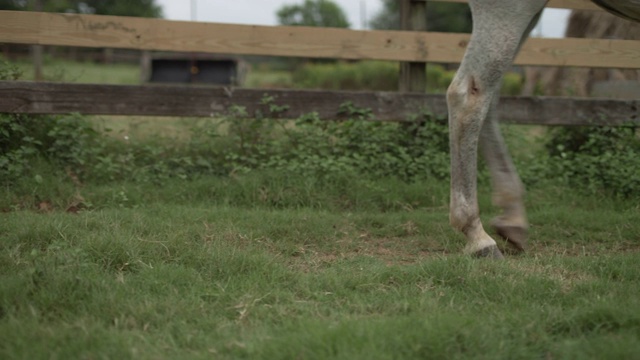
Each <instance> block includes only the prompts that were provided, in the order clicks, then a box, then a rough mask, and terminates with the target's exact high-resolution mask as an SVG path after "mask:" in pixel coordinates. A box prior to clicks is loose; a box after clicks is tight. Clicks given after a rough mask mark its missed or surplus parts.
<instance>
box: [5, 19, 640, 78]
mask: <svg viewBox="0 0 640 360" xmlns="http://www.w3.org/2000/svg"><path fill="white" fill-rule="evenodd" d="M468 41H469V35H467V34H448V33H433V32H411V31H356V30H346V29H330V28H323V29H319V28H310V27H298V26H296V27H290V26H255V25H230V24H215V23H197V22H184V21H168V20H159V19H143V18H134V17H119V16H100V15H77V14H52V13H36V12H16V11H0V43H21V44H38V45H60V46H80V47H97V48H124V49H138V50H158V51H178V52H203V53H217V54H241V55H269V56H291V57H307V58H309V57H311V58H332V59H352V60H354V59H358V60H359V59H373V60H390V61H414V62H442V63H457V62H460V60H461V59H462V55H463V54H464V51H465V48H466V45H467V43H468ZM515 64H517V65H548V66H585V67H607V68H639V67H640V41H635V40H614V39H537V38H532V39H529V40H528V41H527V42H526V43H525V44H524V46H523V47H522V50H521V52H520V54H519V56H518V57H517V58H516V60H515Z"/></svg>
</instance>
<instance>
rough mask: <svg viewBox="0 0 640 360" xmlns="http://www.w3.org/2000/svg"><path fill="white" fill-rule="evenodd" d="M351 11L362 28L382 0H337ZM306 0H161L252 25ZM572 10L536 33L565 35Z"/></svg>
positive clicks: (209, 18)
mask: <svg viewBox="0 0 640 360" xmlns="http://www.w3.org/2000/svg"><path fill="white" fill-rule="evenodd" d="M334 1H335V2H336V3H337V4H339V5H340V7H342V9H343V10H344V11H345V12H346V13H347V16H348V17H349V22H350V23H351V28H352V29H362V28H363V24H364V23H365V21H366V19H369V18H371V17H372V16H373V15H375V14H376V13H377V12H378V11H380V9H381V7H382V0H334ZM302 2H303V0H157V3H158V4H160V5H161V6H162V8H163V12H164V16H165V18H167V19H169V20H191V19H192V7H191V6H192V4H193V6H194V8H193V12H194V13H195V19H196V20H197V21H206V22H221V23H233V24H251V25H277V19H276V12H277V11H278V9H279V8H280V7H282V6H283V5H287V4H296V3H298V4H299V3H302ZM569 13H570V11H569V10H560V9H546V10H545V12H544V13H543V15H542V20H541V21H540V23H539V24H538V28H536V29H535V30H534V31H533V35H534V36H539V35H540V34H541V35H542V36H544V37H562V36H563V34H564V29H565V26H566V22H567V18H568V17H569Z"/></svg>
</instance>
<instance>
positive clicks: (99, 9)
mask: <svg viewBox="0 0 640 360" xmlns="http://www.w3.org/2000/svg"><path fill="white" fill-rule="evenodd" d="M41 3H42V10H43V11H49V12H61V13H64V12H73V13H80V14H100V15H116V16H137V17H161V16H162V8H161V7H160V6H159V5H158V4H156V1H155V0H138V1H135V2H131V1H126V0H125V1H123V0H48V1H41ZM35 4H36V2H35V1H27V0H0V10H35V6H36V5H35Z"/></svg>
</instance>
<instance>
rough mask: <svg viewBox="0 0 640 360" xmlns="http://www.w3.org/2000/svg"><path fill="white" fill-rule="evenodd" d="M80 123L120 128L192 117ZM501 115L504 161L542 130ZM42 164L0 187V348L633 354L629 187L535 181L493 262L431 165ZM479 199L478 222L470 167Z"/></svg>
mask: <svg viewBox="0 0 640 360" xmlns="http://www.w3.org/2000/svg"><path fill="white" fill-rule="evenodd" d="M88 73H89V71H84V74H88ZM67 74H68V73H67ZM98 76H99V74H98ZM136 76H137V75H136ZM109 78H112V76H109ZM129 78H130V79H133V78H134V77H129ZM77 79H81V77H78V78H77ZM71 80H72V79H71ZM71 80H68V81H71ZM276 80H277V79H276ZM276 80H274V81H276ZM87 81H93V80H87ZM120 82H122V80H120ZM94 123H95V124H96V126H97V127H98V128H111V129H113V131H112V134H114V135H115V136H118V137H124V136H127V137H129V141H132V142H133V141H137V140H139V139H144V138H145V136H148V135H149V133H154V134H159V135H161V136H162V135H164V136H167V137H169V138H171V139H175V140H176V141H180V139H181V138H182V137H184V136H188V135H187V134H188V133H189V132H188V131H186V130H185V129H187V128H188V127H189V126H191V124H192V122H191V120H187V119H168V120H163V121H160V120H158V119H152V118H147V119H133V120H132V119H128V118H115V117H107V118H94ZM507 133H508V139H509V141H510V142H511V145H512V146H511V148H512V150H513V152H514V154H515V156H516V158H517V159H518V160H519V161H526V158H527V156H528V155H529V154H530V153H529V151H530V150H531V148H533V147H536V146H538V147H539V146H540V144H538V143H536V142H535V141H528V142H523V141H522V139H528V140H531V139H532V138H534V137H535V136H538V135H539V133H540V128H539V127H508V128H507ZM523 144H524V145H523ZM32 165H33V164H32ZM38 174H40V173H38ZM42 174H43V175H44V176H40V177H37V178H34V179H24V180H23V181H21V182H19V183H18V184H16V185H14V186H12V187H8V186H7V187H3V188H1V189H0V339H2V340H1V341H0V358H2V359H27V358H28V359H40V358H53V359H65V358H123V359H127V358H136V359H165V358H166V359H175V358H207V359H210V358H221V359H236V358H250V359H261V358H264V359H327V358H330V359H333V358H337V359H391V358H401V359H405V358H406V359H412V358H415V359H422V358H447V359H458V358H487V359H496V358H502V359H517V358H522V359H540V358H544V359H558V358H560V359H587V358H592V359H601V358H607V359H630V358H637V357H638V355H639V354H640V300H639V299H640V281H639V280H640V267H638V266H637V264H638V261H639V260H640V254H639V252H638V250H640V222H638V214H639V212H640V208H639V207H638V204H637V203H636V202H633V201H625V200H620V199H613V198H610V197H607V196H604V195H603V196H592V197H585V196H584V195H581V194H580V193H579V192H578V191H576V190H575V189H568V188H565V187H557V186H553V185H549V184H547V183H545V182H543V181H540V182H537V183H536V184H535V185H534V186H532V187H530V189H529V194H528V197H527V206H528V209H529V215H530V222H531V247H530V250H529V252H528V253H527V254H526V255H524V256H519V257H509V258H508V259H507V260H506V261H504V262H491V261H481V260H473V259H469V258H467V257H464V256H462V255H460V251H461V249H462V247H463V245H464V240H463V238H462V236H461V235H459V234H458V233H456V232H454V231H453V230H451V229H450V227H449V225H448V214H447V211H448V210H447V205H448V184H447V183H446V182H437V181H435V182H416V183H403V182H400V181H395V180H393V179H386V180H376V181H373V180H364V179H356V178H344V179H333V180H332V182H327V181H325V182H324V183H319V182H317V181H316V179H312V178H294V177H291V176H283V175H281V174H262V173H259V172H254V173H250V174H248V175H237V176H236V175H234V174H231V175H230V176H228V177H224V178H195V179H192V180H189V181H183V180H178V179H170V180H166V181H163V182H158V183H155V184H154V183H150V182H148V183H134V184H131V183H113V182H111V183H108V184H107V185H96V184H90V183H74V179H73V177H72V176H70V178H64V179H56V178H51V177H47V176H46V174H44V173H42ZM481 183H487V181H486V179H484V181H483V182H481ZM25 194H27V195H25ZM480 203H481V208H482V214H483V220H484V222H485V223H487V222H488V221H489V219H490V218H491V216H493V215H495V214H496V209H494V208H492V207H491V204H490V196H489V194H488V192H487V189H486V187H485V186H483V187H482V188H481V194H480ZM78 210H79V211H78Z"/></svg>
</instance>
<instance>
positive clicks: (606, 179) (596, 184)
mask: <svg viewBox="0 0 640 360" xmlns="http://www.w3.org/2000/svg"><path fill="white" fill-rule="evenodd" d="M546 150H547V152H548V155H549V160H548V166H547V171H548V173H549V176H555V177H561V178H562V179H563V180H564V182H566V183H567V184H569V185H572V186H576V187H579V188H584V189H586V190H588V191H590V192H600V191H605V192H608V193H611V194H614V195H616V196H621V197H632V196H638V195H640V138H639V137H638V134H637V129H636V127H634V126H622V127H607V126H601V127H558V128H553V129H552V131H551V132H550V137H549V139H548V141H547V143H546Z"/></svg>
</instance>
